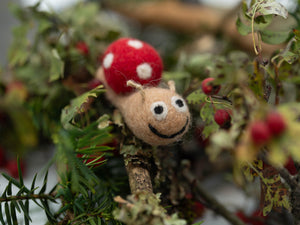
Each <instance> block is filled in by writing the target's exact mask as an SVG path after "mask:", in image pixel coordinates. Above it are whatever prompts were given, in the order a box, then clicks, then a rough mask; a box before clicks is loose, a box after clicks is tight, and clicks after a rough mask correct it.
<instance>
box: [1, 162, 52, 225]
mask: <svg viewBox="0 0 300 225" xmlns="http://www.w3.org/2000/svg"><path fill="white" fill-rule="evenodd" d="M18 173H19V179H18V180H16V179H15V178H13V177H11V176H9V175H7V174H5V173H2V175H3V177H4V178H5V179H7V180H8V184H7V186H6V188H5V190H4V191H3V193H2V194H1V197H0V212H1V213H0V222H1V223H2V224H3V225H7V224H8V225H11V224H13V225H15V224H16V225H17V224H18V218H17V213H22V214H23V215H24V223H25V225H27V224H29V223H30V222H31V221H32V220H31V217H30V213H29V212H30V209H29V201H33V202H34V203H35V204H36V205H38V206H39V207H41V208H42V209H43V211H44V212H45V213H46V216H47V218H48V221H49V222H52V223H53V222H55V221H56V219H55V216H54V213H53V212H52V210H51V209H50V206H49V202H53V203H57V202H56V199H57V198H56V197H55V189H56V185H55V186H54V187H53V188H52V189H51V190H50V191H49V192H48V193H47V192H46V188H47V183H48V172H46V173H45V176H44V180H43V186H42V187H41V188H40V189H39V187H36V184H35V182H36V178H37V174H36V175H35V176H34V178H33V180H32V182H31V187H30V188H28V187H26V186H25V184H24V181H23V174H22V171H21V168H20V161H19V160H18ZM12 186H15V187H17V188H18V192H17V193H16V194H12ZM38 189H39V192H37V193H36V191H37V190H38ZM3 210H4V213H2V212H3Z"/></svg>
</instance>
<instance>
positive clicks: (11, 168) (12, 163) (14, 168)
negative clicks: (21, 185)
mask: <svg viewBox="0 0 300 225" xmlns="http://www.w3.org/2000/svg"><path fill="white" fill-rule="evenodd" d="M20 166H21V171H22V174H24V163H23V162H22V161H20ZM5 168H6V169H7V170H8V174H9V175H11V176H12V177H14V178H18V177H19V173H18V161H17V160H16V159H13V160H9V161H8V162H7V164H6V166H5Z"/></svg>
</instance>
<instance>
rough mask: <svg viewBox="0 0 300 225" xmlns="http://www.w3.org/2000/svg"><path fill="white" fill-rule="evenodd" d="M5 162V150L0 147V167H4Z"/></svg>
mask: <svg viewBox="0 0 300 225" xmlns="http://www.w3.org/2000/svg"><path fill="white" fill-rule="evenodd" d="M6 162H7V159H6V154H5V150H4V149H3V148H1V147H0V167H4V166H5V164H6Z"/></svg>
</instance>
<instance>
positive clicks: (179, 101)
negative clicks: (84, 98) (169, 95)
mask: <svg viewBox="0 0 300 225" xmlns="http://www.w3.org/2000/svg"><path fill="white" fill-rule="evenodd" d="M175 103H176V105H178V107H180V108H181V107H183V106H184V103H183V101H182V100H181V99H177V100H176V101H175Z"/></svg>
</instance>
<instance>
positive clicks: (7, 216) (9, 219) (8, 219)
mask: <svg viewBox="0 0 300 225" xmlns="http://www.w3.org/2000/svg"><path fill="white" fill-rule="evenodd" d="M4 208H5V216H6V222H7V224H8V225H12V221H11V219H12V218H11V214H10V211H9V204H8V202H5V204H4Z"/></svg>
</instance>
